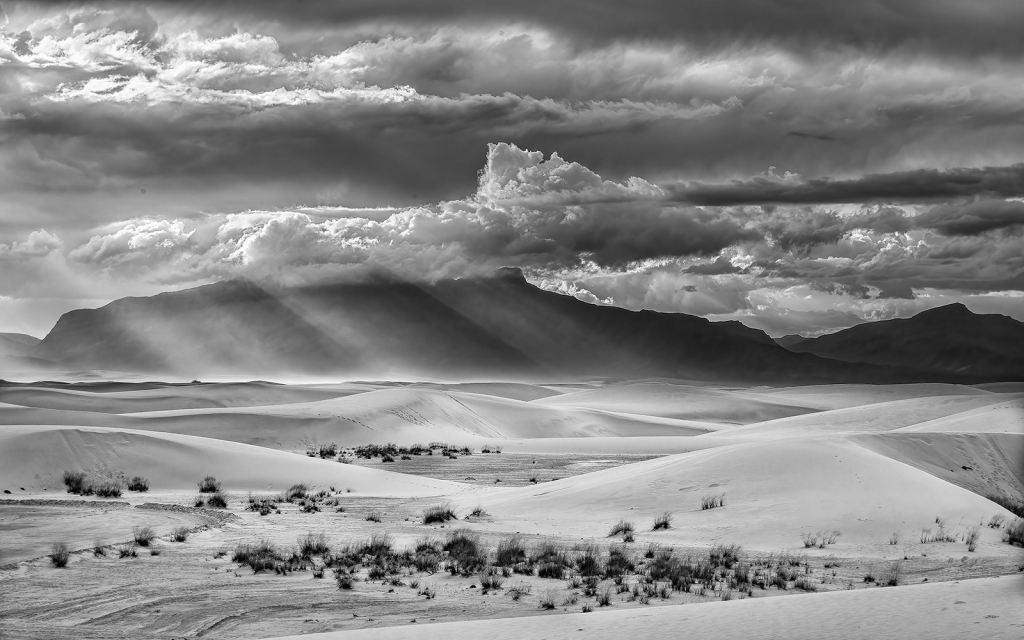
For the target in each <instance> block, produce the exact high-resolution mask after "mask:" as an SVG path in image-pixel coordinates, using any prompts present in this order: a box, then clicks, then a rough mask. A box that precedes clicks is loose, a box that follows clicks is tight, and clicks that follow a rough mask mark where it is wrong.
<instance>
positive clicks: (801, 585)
mask: <svg viewBox="0 0 1024 640" xmlns="http://www.w3.org/2000/svg"><path fill="white" fill-rule="evenodd" d="M793 588H795V589H800V590H801V591H810V592H814V591H817V590H818V585H817V583H815V582H812V581H811V579H810V578H807V577H805V576H800V577H799V578H797V579H796V582H795V583H793Z"/></svg>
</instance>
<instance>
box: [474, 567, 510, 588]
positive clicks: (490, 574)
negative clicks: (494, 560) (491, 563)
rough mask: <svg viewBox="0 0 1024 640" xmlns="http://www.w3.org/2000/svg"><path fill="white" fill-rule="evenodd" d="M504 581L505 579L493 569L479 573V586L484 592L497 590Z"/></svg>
mask: <svg viewBox="0 0 1024 640" xmlns="http://www.w3.org/2000/svg"><path fill="white" fill-rule="evenodd" d="M504 582H505V580H504V579H503V578H502V577H501V576H500V575H497V574H495V573H494V570H493V569H492V570H488V571H484V572H483V573H481V574H480V588H481V589H483V590H484V591H485V592H487V591H497V590H498V589H500V588H501V585H502V584H504Z"/></svg>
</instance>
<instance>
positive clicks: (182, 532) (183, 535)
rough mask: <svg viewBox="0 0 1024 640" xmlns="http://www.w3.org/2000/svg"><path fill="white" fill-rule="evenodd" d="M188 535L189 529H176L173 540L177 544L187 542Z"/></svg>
mask: <svg viewBox="0 0 1024 640" xmlns="http://www.w3.org/2000/svg"><path fill="white" fill-rule="evenodd" d="M188 534H189V530H188V527H175V528H174V531H172V532H171V538H172V539H173V540H174V541H175V542H185V541H186V540H188Z"/></svg>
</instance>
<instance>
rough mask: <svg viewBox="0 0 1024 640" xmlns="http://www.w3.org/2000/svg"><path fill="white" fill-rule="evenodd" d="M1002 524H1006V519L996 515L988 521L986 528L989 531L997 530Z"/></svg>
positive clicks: (998, 514)
mask: <svg viewBox="0 0 1024 640" xmlns="http://www.w3.org/2000/svg"><path fill="white" fill-rule="evenodd" d="M1004 522H1006V517H1005V516H1003V514H1001V513H997V514H996V515H994V516H992V518H991V519H990V520H989V521H988V527H989V529H998V528H1000V527H1002V526H1003V523H1004Z"/></svg>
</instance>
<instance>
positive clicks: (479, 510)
mask: <svg viewBox="0 0 1024 640" xmlns="http://www.w3.org/2000/svg"><path fill="white" fill-rule="evenodd" d="M469 515H471V516H473V517H474V518H482V517H484V516H486V515H488V514H487V512H486V511H484V508H483V507H481V506H480V505H477V506H475V507H473V510H472V511H470V512H469Z"/></svg>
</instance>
